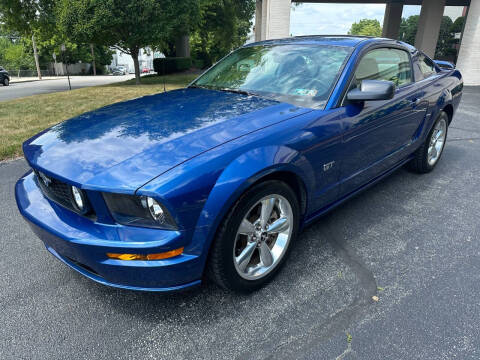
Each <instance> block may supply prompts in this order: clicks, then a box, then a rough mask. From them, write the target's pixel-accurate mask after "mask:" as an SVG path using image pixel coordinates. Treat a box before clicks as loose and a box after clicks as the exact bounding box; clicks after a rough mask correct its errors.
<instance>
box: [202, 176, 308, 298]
mask: <svg viewBox="0 0 480 360" xmlns="http://www.w3.org/2000/svg"><path fill="white" fill-rule="evenodd" d="M298 222H299V205H298V200H297V198H296V195H295V193H294V192H293V191H292V189H290V187H289V186H287V185H286V184H284V183H282V182H280V181H266V182H264V183H260V184H258V185H256V186H254V187H252V188H251V189H249V190H247V192H245V194H244V195H243V196H242V197H241V198H240V199H239V200H238V201H237V203H236V204H235V205H234V206H233V207H232V209H231V210H230V211H229V213H228V214H227V216H226V218H225V219H224V221H223V223H222V225H221V227H220V229H219V231H218V233H217V236H216V238H215V241H214V243H213V247H212V251H211V254H210V259H209V264H208V272H209V274H210V277H211V278H212V279H213V280H214V281H215V282H216V283H217V284H218V285H220V286H221V287H223V288H225V289H229V290H234V291H240V292H249V291H253V290H256V289H258V288H260V287H261V286H263V285H264V284H266V283H267V282H268V281H270V280H271V279H272V278H273V277H274V276H275V274H276V273H277V272H278V271H279V269H280V268H281V266H282V265H283V263H284V262H285V259H286V258H287V255H288V252H289V249H290V247H291V243H292V241H293V239H294V238H295V237H296V235H297V231H298Z"/></svg>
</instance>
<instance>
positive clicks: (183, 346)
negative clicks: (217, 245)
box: [0, 88, 480, 359]
mask: <svg viewBox="0 0 480 360" xmlns="http://www.w3.org/2000/svg"><path fill="white" fill-rule="evenodd" d="M479 104H480V88H466V89H465V91H464V98H463V100H462V104H461V107H460V109H459V111H458V112H457V114H456V115H455V118H454V121H453V123H452V126H451V127H450V129H449V135H448V141H447V146H446V148H445V152H444V154H443V158H442V159H441V161H440V163H439V164H438V166H437V168H436V169H435V171H433V172H432V173H430V174H426V175H416V174H412V173H409V172H407V171H406V170H404V169H401V170H399V171H397V172H396V173H394V174H393V175H392V176H390V177H389V178H387V179H386V180H384V181H382V182H381V183H379V184H377V185H376V186H375V187H372V188H371V189H369V190H367V191H366V192H363V193H362V194H361V195H359V196H357V197H356V198H354V199H353V200H351V201H349V202H348V203H346V204H344V205H343V206H341V207H339V208H338V209H337V210H335V211H334V212H332V213H331V214H330V215H327V216H326V217H324V218H323V219H321V220H320V221H319V222H318V223H316V224H315V225H313V226H311V227H309V228H308V229H306V231H305V232H304V233H303V234H302V235H301V236H300V238H299V240H298V242H297V243H296V244H295V247H294V249H293V251H292V253H291V257H290V259H289V261H288V262H287V264H286V266H285V267H284V269H283V271H282V272H281V273H280V275H279V276H278V277H277V278H276V279H275V280H274V281H273V282H272V283H271V284H270V285H268V286H267V287H266V288H264V289H262V290H260V291H258V292H257V293H254V294H252V295H250V296H245V295H235V294H230V293H227V292H224V291H222V290H219V289H218V288H216V287H215V286H213V285H208V284H207V285H205V286H202V287H200V288H198V289H196V290H192V291H189V292H185V293H176V294H151V293H137V292H130V291H123V290H117V289H112V288H108V287H105V286H102V285H99V284H96V283H94V282H92V281H90V280H88V279H85V278H83V277H82V276H81V275H79V274H77V273H75V272H74V271H72V270H70V269H69V268H67V267H66V266H65V265H63V264H62V263H60V262H59V261H57V260H56V259H54V257H53V256H51V255H50V254H49V253H48V252H47V251H46V250H45V248H44V247H43V245H42V243H41V242H40V241H39V240H38V239H37V238H36V237H35V236H34V235H33V233H32V232H31V231H30V229H29V228H28V226H27V225H26V223H25V222H24V221H23V219H22V218H21V216H20V215H19V213H18V211H17V208H16V205H15V200H14V195H13V188H14V183H15V180H16V179H17V178H18V177H20V176H21V175H22V174H23V173H24V172H25V171H26V170H27V166H26V164H25V162H24V161H23V160H16V161H10V162H6V163H2V164H0V201H1V204H2V206H1V207H0V249H1V259H0V273H1V274H2V275H1V277H0V288H1V291H0V309H1V311H0V358H1V359H148V358H151V359H265V358H269V359H279V358H282V359H283V358H285V359H336V358H340V359H454V358H457V359H479V358H480V344H479V342H478V339H479V338H480V243H479V235H480V220H479V215H480V191H479V188H480V105H479ZM372 296H378V302H376V301H374V300H372Z"/></svg>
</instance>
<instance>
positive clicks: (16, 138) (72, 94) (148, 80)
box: [0, 73, 197, 160]
mask: <svg viewBox="0 0 480 360" xmlns="http://www.w3.org/2000/svg"><path fill="white" fill-rule="evenodd" d="M196 76H197V75H196V74H191V73H188V74H173V75H167V76H166V77H165V83H166V89H167V91H168V90H173V89H177V88H181V87H184V86H185V85H187V84H188V83H189V82H190V81H192V80H193V79H194V78H195V77H196ZM162 91H163V78H162V77H159V76H156V75H153V76H145V77H142V84H141V85H138V86H137V85H135V79H133V80H128V81H125V82H121V83H116V84H111V85H102V86H94V87H87V88H82V89H77V90H72V91H63V92H58V93H52V94H41V95H33V96H28V97H24V98H20V99H15V100H9V101H3V102H0V160H5V159H8V158H13V157H17V156H20V155H22V149H21V145H22V143H23V142H24V141H25V140H27V139H28V138H30V137H31V136H33V135H35V134H36V133H38V132H40V131H42V130H43V129H46V128H47V127H50V126H52V125H54V124H57V123H59V122H61V121H63V120H66V119H69V118H71V117H74V116H76V115H79V114H82V113H84V112H86V111H90V110H94V109H97V108H99V107H102V106H105V105H108V104H112V103H115V102H119V101H123V100H128V99H132V98H135V97H139V96H143V95H148V94H154V93H158V92H162Z"/></svg>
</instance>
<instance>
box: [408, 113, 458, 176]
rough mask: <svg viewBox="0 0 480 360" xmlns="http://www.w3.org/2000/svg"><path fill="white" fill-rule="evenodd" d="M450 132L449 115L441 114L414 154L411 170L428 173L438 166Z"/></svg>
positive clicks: (410, 164)
mask: <svg viewBox="0 0 480 360" xmlns="http://www.w3.org/2000/svg"><path fill="white" fill-rule="evenodd" d="M447 132H448V115H447V114H446V113H445V112H443V111H442V112H441V113H440V114H439V115H438V117H437V120H436V121H435V124H434V125H433V128H432V130H431V131H430V133H429V134H428V136H427V139H426V140H425V142H424V143H423V144H422V146H420V147H419V148H418V149H417V151H416V152H415V154H414V158H413V159H412V161H410V163H409V168H410V169H411V170H413V171H414V172H417V173H428V172H430V171H432V170H433V168H434V167H435V165H437V163H438V161H439V160H440V157H441V156H442V153H443V149H444V147H445V142H446V140H447Z"/></svg>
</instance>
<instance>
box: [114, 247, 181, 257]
mask: <svg viewBox="0 0 480 360" xmlns="http://www.w3.org/2000/svg"><path fill="white" fill-rule="evenodd" d="M182 252H183V247H181V248H178V249H175V250H170V251H166V252H162V253H156V254H116V253H107V256H108V257H109V258H110V259H116V260H162V259H168V258H172V257H174V256H178V255H180V254H181V253H182Z"/></svg>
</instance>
